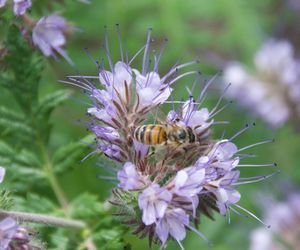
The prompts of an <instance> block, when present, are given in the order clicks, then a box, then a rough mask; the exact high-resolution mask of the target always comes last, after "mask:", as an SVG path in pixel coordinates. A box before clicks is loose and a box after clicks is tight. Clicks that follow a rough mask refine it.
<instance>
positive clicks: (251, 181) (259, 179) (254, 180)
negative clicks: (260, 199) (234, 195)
mask: <svg viewBox="0 0 300 250" xmlns="http://www.w3.org/2000/svg"><path fill="white" fill-rule="evenodd" d="M279 173H280V170H278V171H276V172H275V173H272V174H269V175H262V176H256V179H255V177H253V179H252V180H249V181H242V182H236V183H233V184H231V185H232V186H237V185H244V184H249V183H254V182H260V181H263V180H266V179H269V178H271V177H272V176H274V175H276V174H279ZM250 178H251V177H250ZM240 179H241V180H242V178H240ZM245 179H247V178H245Z"/></svg>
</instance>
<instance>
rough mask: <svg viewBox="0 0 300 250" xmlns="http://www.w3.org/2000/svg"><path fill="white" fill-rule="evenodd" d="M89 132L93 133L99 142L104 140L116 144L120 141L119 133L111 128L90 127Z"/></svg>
mask: <svg viewBox="0 0 300 250" xmlns="http://www.w3.org/2000/svg"><path fill="white" fill-rule="evenodd" d="M90 130H91V131H93V132H94V133H95V135H96V136H97V138H99V139H101V140H105V141H107V142H116V141H118V140H120V134H119V132H118V131H117V130H116V129H114V128H112V127H108V126H101V125H91V126H90Z"/></svg>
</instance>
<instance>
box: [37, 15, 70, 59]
mask: <svg viewBox="0 0 300 250" xmlns="http://www.w3.org/2000/svg"><path fill="white" fill-rule="evenodd" d="M72 30H73V28H72V27H71V26H70V25H69V24H68V23H67V22H66V21H65V19H64V18H63V17H61V16H58V15H52V16H44V17H42V18H41V19H40V20H39V21H38V22H37V23H36V25H35V26H34V28H33V30H32V40H33V43H34V44H35V45H36V46H38V47H39V48H40V50H41V51H42V52H43V54H44V55H45V56H47V57H48V56H52V57H54V58H56V55H55V53H58V54H60V55H61V56H62V57H64V58H65V59H66V60H67V61H68V63H70V64H71V65H73V62H72V60H71V58H70V57H69V56H68V54H67V53H66V52H65V51H64V50H63V49H62V47H63V46H64V45H65V43H66V37H65V35H66V33H68V32H70V31H72Z"/></svg>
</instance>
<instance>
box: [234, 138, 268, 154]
mask: <svg viewBox="0 0 300 250" xmlns="http://www.w3.org/2000/svg"><path fill="white" fill-rule="evenodd" d="M270 142H274V139H271V140H265V141H261V142H257V143H254V144H251V145H248V146H246V147H243V148H241V149H239V150H238V151H237V152H241V151H243V150H246V149H249V148H252V147H255V146H258V145H262V144H266V143H270Z"/></svg>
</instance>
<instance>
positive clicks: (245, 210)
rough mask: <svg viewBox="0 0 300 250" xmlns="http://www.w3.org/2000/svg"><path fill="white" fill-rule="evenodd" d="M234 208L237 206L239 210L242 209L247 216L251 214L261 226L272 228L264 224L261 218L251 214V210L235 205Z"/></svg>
mask: <svg viewBox="0 0 300 250" xmlns="http://www.w3.org/2000/svg"><path fill="white" fill-rule="evenodd" d="M233 205H234V206H236V207H237V208H239V209H241V210H242V211H244V212H246V213H247V214H249V215H250V216H251V217H252V218H254V219H256V220H257V221H259V222H260V223H261V224H263V225H264V226H265V227H267V228H270V227H271V226H270V225H267V224H266V223H264V222H263V221H262V220H261V219H260V218H258V217H257V216H256V215H255V214H253V213H252V212H250V211H249V210H247V209H245V208H243V207H241V206H239V205H237V204H233Z"/></svg>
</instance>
